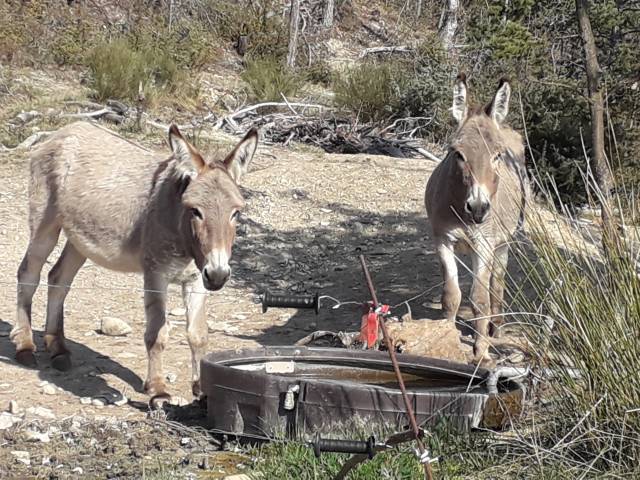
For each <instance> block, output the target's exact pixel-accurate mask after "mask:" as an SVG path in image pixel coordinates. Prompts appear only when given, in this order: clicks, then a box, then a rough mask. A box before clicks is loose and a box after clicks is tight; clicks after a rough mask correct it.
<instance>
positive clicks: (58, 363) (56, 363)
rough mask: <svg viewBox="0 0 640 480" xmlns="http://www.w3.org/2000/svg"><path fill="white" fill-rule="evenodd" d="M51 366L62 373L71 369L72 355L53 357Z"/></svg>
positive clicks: (65, 354)
mask: <svg viewBox="0 0 640 480" xmlns="http://www.w3.org/2000/svg"><path fill="white" fill-rule="evenodd" d="M51 366H52V367H53V368H55V369H56V370H60V371H61V372H66V371H67V370H69V369H71V355H69V354H68V353H60V354H58V355H56V356H55V357H51Z"/></svg>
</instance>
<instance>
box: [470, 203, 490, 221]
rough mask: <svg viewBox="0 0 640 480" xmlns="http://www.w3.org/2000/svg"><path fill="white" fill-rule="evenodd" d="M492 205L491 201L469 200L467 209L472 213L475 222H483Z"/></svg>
mask: <svg viewBox="0 0 640 480" xmlns="http://www.w3.org/2000/svg"><path fill="white" fill-rule="evenodd" d="M490 207H491V204H490V203H489V202H477V203H475V202H474V203H471V202H467V203H466V205H465V210H466V211H467V212H468V213H469V214H470V215H471V219H472V220H473V223H482V222H484V221H485V220H486V219H487V216H488V213H489V208H490Z"/></svg>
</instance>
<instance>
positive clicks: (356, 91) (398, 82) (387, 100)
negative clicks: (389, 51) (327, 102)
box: [333, 61, 407, 122]
mask: <svg viewBox="0 0 640 480" xmlns="http://www.w3.org/2000/svg"><path fill="white" fill-rule="evenodd" d="M406 85H407V76H406V74H405V72H404V70H403V68H402V66H401V64H399V63H396V62H374V61H368V62H365V63H363V64H361V65H359V66H357V67H355V68H353V69H351V70H348V71H346V72H344V73H343V74H342V75H339V76H338V77H337V79H336V81H335V83H334V86H333V89H334V92H335V103H336V105H337V106H338V107H341V108H345V109H347V110H349V111H351V112H354V113H357V115H358V117H359V118H360V119H361V120H363V121H365V122H382V121H384V120H388V119H390V118H392V117H394V116H397V114H398V110H399V108H400V106H401V98H402V92H404V90H405V88H406Z"/></svg>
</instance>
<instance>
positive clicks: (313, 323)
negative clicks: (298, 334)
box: [309, 322, 318, 330]
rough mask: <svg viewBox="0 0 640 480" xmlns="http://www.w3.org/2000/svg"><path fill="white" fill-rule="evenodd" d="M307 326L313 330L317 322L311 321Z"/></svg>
mask: <svg viewBox="0 0 640 480" xmlns="http://www.w3.org/2000/svg"><path fill="white" fill-rule="evenodd" d="M309 328H310V329H312V330H315V329H316V328H318V324H317V323H316V322H311V323H310V324H309Z"/></svg>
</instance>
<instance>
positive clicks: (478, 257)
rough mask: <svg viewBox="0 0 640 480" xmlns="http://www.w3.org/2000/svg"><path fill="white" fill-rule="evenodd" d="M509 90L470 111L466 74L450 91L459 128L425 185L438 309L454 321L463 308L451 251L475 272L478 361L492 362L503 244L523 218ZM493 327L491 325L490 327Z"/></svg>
mask: <svg viewBox="0 0 640 480" xmlns="http://www.w3.org/2000/svg"><path fill="white" fill-rule="evenodd" d="M510 94H511V88H510V86H509V83H508V82H507V81H506V80H501V81H500V84H499V86H498V90H497V91H496V93H495V96H494V98H493V100H492V101H491V102H490V103H489V104H488V105H486V106H485V107H483V108H472V107H468V106H467V84H466V79H465V76H464V74H461V75H459V76H458V78H457V79H456V82H455V85H454V89H453V107H452V112H453V116H454V118H455V119H456V120H457V121H458V130H457V132H456V133H455V135H454V137H453V140H452V142H451V143H450V145H449V150H448V153H447V156H446V158H445V159H444V160H443V161H442V162H441V163H439V164H438V166H437V167H436V168H435V170H434V171H433V174H432V175H431V177H430V178H429V181H428V182H427V188H426V192H425V205H426V207H427V214H428V216H429V219H430V221H431V227H432V229H433V237H434V241H435V246H436V251H437V254H438V256H439V258H440V262H441V263H442V271H443V277H444V292H443V295H442V308H443V311H444V315H445V317H446V318H447V319H449V320H450V321H455V318H456V314H457V312H458V308H459V307H460V300H461V293H460V287H459V285H458V266H457V264H456V254H455V251H456V250H458V251H461V252H463V253H469V254H470V255H471V260H472V268H473V285H472V287H471V304H472V308H473V311H474V314H475V316H476V318H477V319H478V320H477V322H476V334H475V346H474V351H475V356H476V361H482V360H490V357H489V355H488V348H489V346H490V345H497V344H498V343H505V344H510V342H500V341H499V340H497V339H495V338H491V337H492V336H493V337H495V336H497V335H498V332H499V329H498V328H492V329H491V331H490V325H491V324H492V325H493V327H499V325H500V324H501V323H502V322H503V318H502V316H501V314H502V303H503V296H504V277H505V272H506V268H507V257H508V254H509V251H508V243H509V241H510V239H511V236H512V235H513V233H514V232H515V231H516V229H517V228H518V227H519V226H521V222H522V220H523V218H524V207H525V200H526V192H527V188H528V187H527V184H526V173H525V170H524V146H523V142H522V137H521V136H520V135H519V134H518V133H516V132H515V131H513V130H511V129H510V128H509V127H508V126H507V125H505V123H504V120H505V117H506V116H507V112H508V108H509V97H510ZM490 321H491V324H490Z"/></svg>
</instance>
